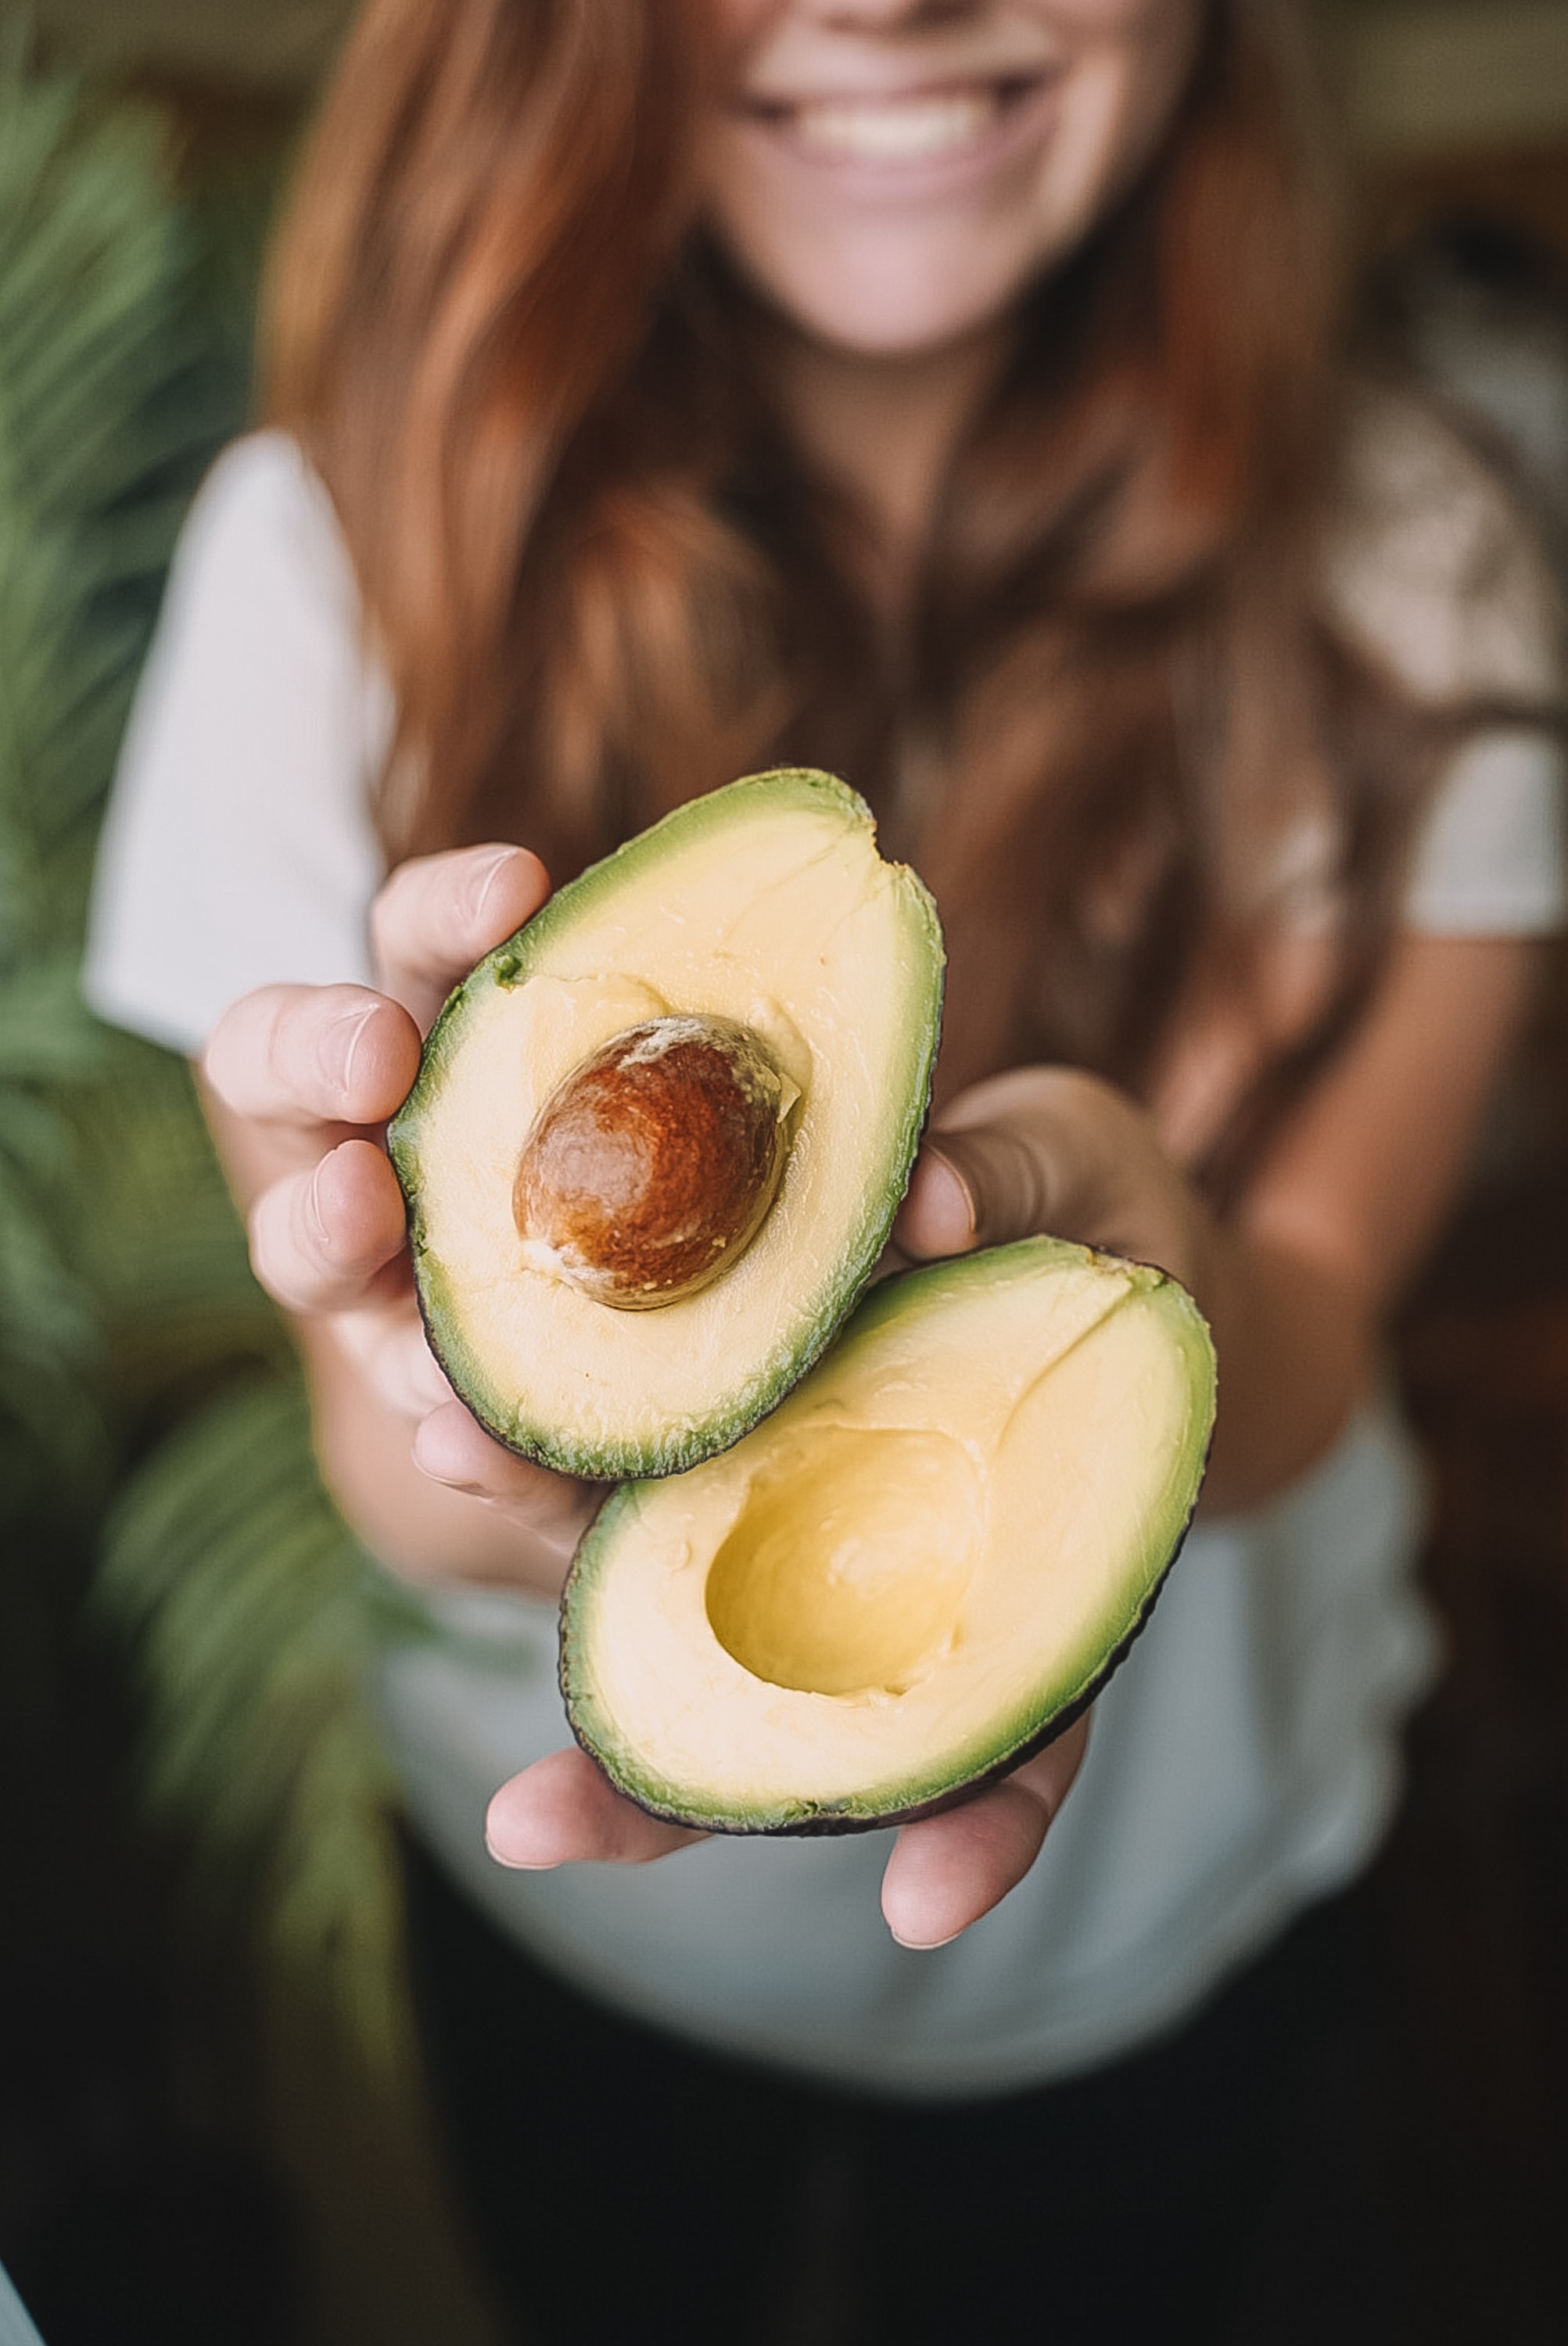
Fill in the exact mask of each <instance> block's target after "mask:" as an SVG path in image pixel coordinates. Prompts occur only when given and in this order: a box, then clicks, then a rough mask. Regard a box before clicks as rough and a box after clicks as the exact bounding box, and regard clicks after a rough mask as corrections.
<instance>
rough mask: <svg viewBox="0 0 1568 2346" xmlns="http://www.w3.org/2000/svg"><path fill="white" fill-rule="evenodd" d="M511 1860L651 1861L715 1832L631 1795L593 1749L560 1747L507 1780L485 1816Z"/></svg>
mask: <svg viewBox="0 0 1568 2346" xmlns="http://www.w3.org/2000/svg"><path fill="white" fill-rule="evenodd" d="M484 1838H485V1841H486V1842H487V1844H488V1845H489V1850H490V1854H491V1856H492V1857H494V1858H495V1859H497V1860H498V1861H499V1862H500V1863H501V1864H503V1865H511V1866H517V1867H522V1868H526V1869H528V1870H530V1871H533V1870H543V1869H544V1868H545V1867H548V1866H552V1865H566V1864H571V1863H574V1862H581V1861H583V1860H584V1859H593V1860H596V1862H598V1863H600V1864H603V1865H646V1864H647V1863H648V1862H649V1861H650V1860H651V1859H653V1858H656V1857H667V1856H668V1854H669V1853H670V1851H672V1850H677V1849H684V1848H685V1847H686V1846H687V1843H688V1842H690V1841H703V1840H705V1839H706V1838H707V1836H706V1835H705V1834H703V1833H699V1832H692V1831H688V1830H687V1827H686V1826H684V1825H669V1824H665V1823H663V1822H661V1821H660V1820H659V1819H658V1818H657V1817H650V1816H647V1815H645V1813H644V1812H643V1811H642V1810H641V1809H638V1808H634V1806H633V1805H632V1803H631V1801H630V1800H622V1798H621V1796H620V1794H619V1793H618V1792H617V1791H616V1790H615V1789H614V1788H613V1786H612V1785H611V1784H610V1782H609V1780H608V1779H607V1778H606V1777H605V1776H603V1775H602V1774H601V1773H600V1771H599V1770H598V1769H597V1768H596V1767H595V1765H594V1763H593V1761H592V1760H590V1759H589V1757H588V1755H587V1753H586V1752H585V1751H577V1750H570V1751H552V1752H551V1754H550V1756H549V1758H548V1759H547V1760H535V1764H534V1765H533V1767H532V1768H525V1769H524V1771H523V1773H522V1775H521V1776H514V1777H513V1779H512V1780H511V1782H510V1783H508V1784H503V1785H502V1787H501V1790H499V1791H498V1792H497V1793H496V1795H495V1798H494V1800H492V1801H491V1803H490V1808H489V1811H488V1813H487V1815H486V1817H485V1821H484Z"/></svg>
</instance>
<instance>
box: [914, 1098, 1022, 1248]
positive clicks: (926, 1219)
mask: <svg viewBox="0 0 1568 2346" xmlns="http://www.w3.org/2000/svg"><path fill="white" fill-rule="evenodd" d="M1055 1187H1056V1185H1055V1184H1054V1181H1053V1179H1052V1168H1051V1165H1050V1162H1049V1158H1048V1156H1047V1152H1046V1151H1045V1149H1044V1148H1042V1147H1041V1146H1040V1145H1039V1144H1038V1143H1037V1142H1036V1141H1035V1140H1034V1139H1033V1137H1029V1136H1027V1135H1026V1134H1024V1133H1023V1132H1020V1131H1019V1130H1017V1129H1016V1127H1013V1126H1009V1125H1004V1124H992V1125H975V1126H971V1127H966V1128H965V1129H963V1130H962V1131H956V1132H955V1131H948V1132H942V1133H940V1134H939V1135H938V1136H937V1137H935V1138H934V1139H932V1140H930V1141H928V1142H927V1143H926V1145H925V1147H924V1148H922V1149H921V1153H920V1156H919V1158H918V1159H917V1160H916V1163H915V1169H914V1173H913V1176H912V1178H911V1182H910V1187H909V1194H908V1195H907V1197H906V1198H905V1199H904V1202H903V1205H902V1208H901V1210H900V1214H899V1219H898V1222H897V1224H896V1226H895V1228H894V1231H893V1239H894V1243H895V1245H897V1246H898V1247H899V1248H900V1249H901V1250H902V1251H903V1252H904V1253H905V1254H907V1255H910V1256H911V1257H913V1258H914V1259H915V1260H917V1261H925V1260H929V1259H930V1258H932V1257H933V1256H936V1255H949V1254H967V1253H968V1252H969V1251H970V1250H971V1249H972V1248H974V1247H982V1246H997V1245H1004V1244H1005V1243H1006V1242H1007V1241H1008V1240H1009V1239H1022V1238H1031V1237H1033V1236H1034V1235H1035V1234H1036V1233H1037V1232H1040V1231H1048V1230H1049V1229H1050V1228H1051V1226H1052V1218H1053V1209H1054V1206H1055V1204H1056V1199H1055V1197H1054V1190H1055Z"/></svg>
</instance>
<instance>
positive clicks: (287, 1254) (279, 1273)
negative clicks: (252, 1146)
mask: <svg viewBox="0 0 1568 2346" xmlns="http://www.w3.org/2000/svg"><path fill="white" fill-rule="evenodd" d="M405 1234H406V1221H405V1216H404V1209H403V1201H402V1190H401V1189H400V1188H398V1185H397V1176H396V1175H395V1174H394V1173H393V1171H392V1167H391V1165H390V1164H389V1163H388V1162H387V1159H386V1158H384V1157H383V1156H382V1152H381V1150H380V1149H379V1148H374V1147H372V1144H371V1142H370V1141H368V1140H345V1141H343V1142H342V1143H341V1146H340V1147H338V1148H333V1149H331V1150H329V1152H328V1153H327V1155H326V1156H325V1157H323V1158H321V1160H320V1161H319V1163H317V1164H316V1165H314V1166H312V1167H311V1168H309V1169H308V1170H302V1171H300V1172H298V1173H287V1174H285V1175H284V1176H283V1178H282V1179H281V1180H280V1181H274V1182H273V1183H272V1184H271V1186H270V1188H266V1189H264V1190H263V1191H262V1192H261V1195H260V1198H258V1199H257V1200H256V1203H255V1205H254V1206H253V1207H252V1208H251V1209H250V1260H251V1265H252V1267H253V1269H254V1270H255V1272H256V1276H257V1278H258V1279H259V1280H260V1282H261V1284H262V1286H263V1287H264V1288H265V1289H266V1290H267V1292H268V1293H269V1295H270V1296H271V1297H272V1298H273V1299H274V1301H277V1302H279V1303H280V1304H281V1305H282V1306H283V1308H284V1310H285V1311H306V1312H311V1311H347V1310H349V1309H351V1307H352V1306H353V1305H355V1304H358V1303H362V1302H364V1301H366V1300H367V1299H368V1298H369V1297H370V1295H371V1294H372V1291H373V1290H376V1289H377V1288H378V1286H379V1285H380V1284H382V1281H383V1280H384V1277H385V1274H386V1272H387V1270H388V1267H389V1266H391V1265H393V1264H395V1263H396V1262H397V1261H398V1260H399V1258H400V1257H401V1256H402V1251H403V1244H404V1239H405Z"/></svg>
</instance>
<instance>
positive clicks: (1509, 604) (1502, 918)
mask: <svg viewBox="0 0 1568 2346" xmlns="http://www.w3.org/2000/svg"><path fill="white" fill-rule="evenodd" d="M1358 423H1359V428H1358V430H1357V432H1356V433H1355V434H1354V435H1353V438H1352V443H1351V447H1352V464H1351V467H1350V473H1349V483H1348V488H1349V496H1348V513H1347V522H1346V525H1345V527H1344V529H1343V531H1342V532H1341V534H1340V535H1339V541H1338V544H1337V546H1336V548H1335V550H1334V558H1333V559H1332V561H1331V563H1330V566H1329V591H1330V597H1331V599H1332V601H1333V603H1334V605H1335V607H1336V608H1337V611H1338V614H1339V618H1340V619H1341V621H1342V622H1343V623H1344V624H1345V625H1346V626H1347V627H1348V628H1349V632H1350V633H1351V635H1352V636H1353V637H1355V638H1356V639H1357V640H1358V641H1359V643H1360V644H1361V646H1362V647H1363V648H1365V649H1367V650H1368V651H1369V652H1370V653H1371V654H1372V656H1373V657H1374V658H1377V659H1379V660H1380V661H1381V662H1382V663H1383V664H1384V665H1385V666H1386V667H1387V668H1389V669H1390V670H1391V671H1392V673H1393V674H1394V676H1395V677H1396V678H1398V679H1399V681H1400V683H1401V684H1402V685H1403V686H1404V687H1405V688H1406V689H1407V690H1409V691H1410V692H1412V693H1413V694H1414V695H1415V696H1416V697H1417V698H1418V699H1423V700H1426V701H1428V702H1429V703H1431V705H1432V706H1433V707H1436V708H1458V709H1462V708H1463V707H1464V706H1465V705H1466V704H1467V703H1476V702H1480V703H1486V702H1492V703H1502V704H1510V703H1512V704H1513V705H1515V706H1518V707H1520V708H1521V709H1526V710H1528V709H1543V710H1547V709H1561V708H1562V707H1563V699H1564V684H1565V676H1564V656H1563V654H1564V617H1563V599H1562V596H1561V593H1560V591H1559V587H1558V585H1557V582H1556V581H1555V580H1554V579H1553V576H1552V574H1551V572H1550V569H1549V567H1548V566H1547V564H1546V561H1545V558H1544V556H1543V555H1542V553H1541V552H1540V550H1539V548H1538V547H1537V546H1535V544H1534V542H1533V540H1532V537H1531V535H1530V534H1529V531H1528V530H1527V529H1526V528H1525V527H1524V525H1522V521H1521V519H1520V517H1519V515H1518V514H1517V513H1516V511H1515V509H1514V507H1513V505H1512V502H1511V500H1510V499H1509V497H1508V496H1507V495H1506V494H1505V492H1504V491H1503V489H1502V486H1501V485H1500V484H1499V483H1498V482H1497V481H1496V480H1495V479H1494V477H1493V476H1492V474H1491V472H1490V471H1489V470H1488V468H1487V467H1486V466H1485V465H1484V464H1481V461H1480V459H1479V458H1478V457H1476V456H1475V455H1474V454H1472V453H1471V451H1470V450H1469V449H1468V448H1467V447H1466V446H1465V445H1464V444H1463V443H1462V442H1461V441H1460V440H1459V439H1458V438H1457V437H1456V436H1455V434H1454V433H1451V431H1449V430H1448V429H1447V428H1446V427H1445V426H1444V425H1443V424H1442V423H1441V422H1440V421H1439V420H1438V419H1437V418H1436V417H1435V416H1433V415H1432V414H1431V413H1428V412H1427V411H1426V410H1425V409H1424V408H1422V407H1421V406H1420V405H1419V404H1418V403H1416V402H1414V401H1412V400H1406V399H1401V398H1396V397H1392V396H1387V395H1378V396H1369V397H1368V398H1367V399H1366V401H1365V403H1364V404H1363V406H1362V409H1361V411H1360V413H1359V418H1358ZM1564 778H1565V761H1564V757H1563V749H1562V746H1561V743H1560V741H1559V740H1558V739H1557V738H1556V737H1555V736H1554V735H1553V733H1551V732H1550V731H1548V730H1546V729H1544V728H1543V727H1539V726H1532V725H1530V724H1529V723H1520V724H1502V723H1500V724H1497V725H1494V726H1488V727H1487V728H1486V729H1483V730H1481V731H1479V732H1477V733H1474V734H1472V735H1471V737H1470V738H1469V739H1468V740H1467V741H1466V742H1465V743H1464V745H1463V746H1462V747H1461V749H1460V750H1458V751H1457V752H1456V753H1455V755H1454V757H1453V759H1452V760H1451V763H1450V765H1449V767H1448V770H1447V771H1446V772H1445V773H1444V774H1443V775H1442V776H1441V778H1440V780H1439V782H1438V786H1437V788H1436V790H1435V791H1434V793H1433V796H1432V801H1431V806H1430V808H1429V809H1428V811H1427V815H1426V820H1425V822H1424V824H1423V826H1422V830H1421V833H1420V837H1419V839H1418V840H1417V841H1416V844H1415V852H1414V855H1413V858H1412V862H1411V866H1410V876H1409V880H1408V883H1407V888H1406V894H1405V902H1404V920H1405V924H1406V926H1407V927H1410V928H1412V929H1416V930H1420V931H1423V932H1425V933H1431V934H1435V935H1445V936H1529V935H1543V934H1546V933H1550V932H1552V931H1553V930H1556V929H1559V928H1561V927H1563V924H1564V920H1565V918H1568V872H1565V866H1564V856H1565V842H1564V819H1563V792H1564Z"/></svg>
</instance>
